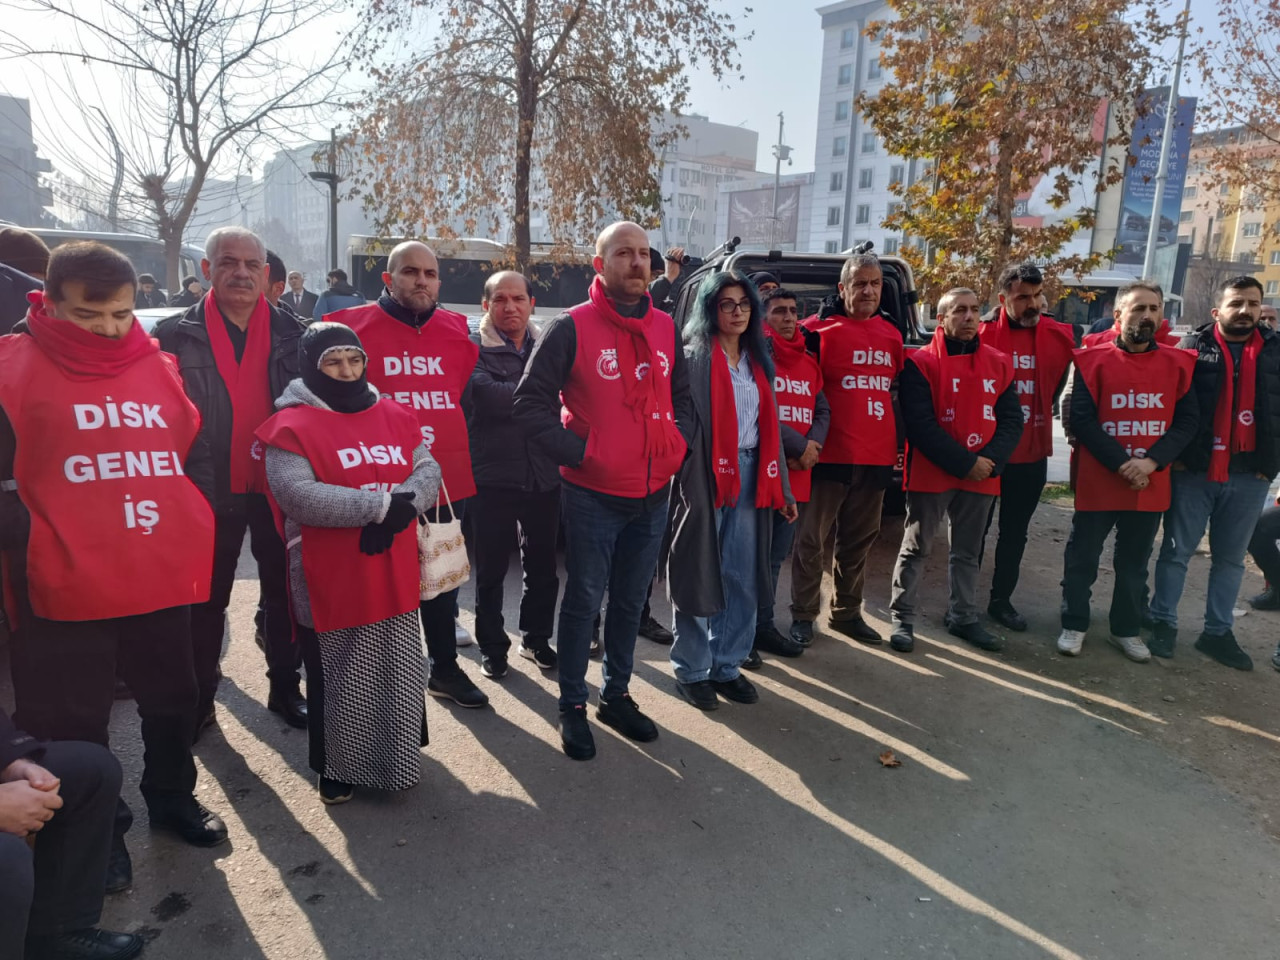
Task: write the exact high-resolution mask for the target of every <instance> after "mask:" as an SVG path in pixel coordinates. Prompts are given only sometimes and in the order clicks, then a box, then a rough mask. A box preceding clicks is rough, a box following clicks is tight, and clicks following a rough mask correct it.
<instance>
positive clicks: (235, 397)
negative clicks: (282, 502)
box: [204, 290, 275, 493]
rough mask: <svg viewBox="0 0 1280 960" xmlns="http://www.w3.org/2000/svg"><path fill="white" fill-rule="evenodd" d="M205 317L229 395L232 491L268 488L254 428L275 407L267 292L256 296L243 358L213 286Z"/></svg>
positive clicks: (257, 490) (259, 445)
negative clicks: (234, 342)
mask: <svg viewBox="0 0 1280 960" xmlns="http://www.w3.org/2000/svg"><path fill="white" fill-rule="evenodd" d="M204 323H205V327H206V328H207V329H208V331H209V345H210V346H211V347H212V348H213V360H214V363H216V364H217V366H218V376H220V377H222V382H223V383H224V384H225V385H226V388H227V396H229V397H230V398H231V492H232V493H266V491H267V483H266V471H265V469H264V465H263V460H262V444H261V443H259V442H258V440H257V438H256V437H255V436H254V431H255V430H257V429H258V427H260V426H262V424H263V422H264V421H265V420H266V419H267V418H268V417H270V416H271V415H272V414H273V413H275V404H274V403H273V402H272V397H271V384H270V378H269V376H268V374H267V364H268V361H269V360H270V358H271V310H270V308H269V307H268V306H267V298H266V297H263V296H259V297H258V305H257V306H256V307H254V308H253V315H252V316H251V317H249V328H248V330H247V331H246V332H247V334H248V336H247V338H246V340H245V345H244V356H243V357H242V358H241V360H240V362H239V363H237V362H236V351H235V347H233V346H232V345H231V337H230V335H228V333H227V328H226V325H225V323H224V322H223V319H222V313H221V312H220V311H219V310H218V301H217V299H216V298H215V297H214V295H213V291H212V290H210V291H209V294H208V296H206V297H205V300H204Z"/></svg>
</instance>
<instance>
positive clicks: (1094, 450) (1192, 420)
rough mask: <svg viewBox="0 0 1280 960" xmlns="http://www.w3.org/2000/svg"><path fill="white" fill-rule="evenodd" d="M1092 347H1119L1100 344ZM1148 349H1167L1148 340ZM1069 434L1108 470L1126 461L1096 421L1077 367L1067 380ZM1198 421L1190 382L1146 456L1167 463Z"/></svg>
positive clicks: (1161, 464) (1124, 453) (1095, 405)
mask: <svg viewBox="0 0 1280 960" xmlns="http://www.w3.org/2000/svg"><path fill="white" fill-rule="evenodd" d="M1096 349H1103V350H1106V349H1123V348H1119V347H1116V348H1109V347H1100V348H1096ZM1147 349H1148V350H1170V349H1172V348H1171V347H1162V346H1160V345H1159V344H1158V343H1154V342H1153V343H1152V344H1151V346H1150V347H1148V348H1147ZM1068 416H1069V417H1070V418H1071V435H1072V436H1073V437H1075V438H1076V439H1077V440H1079V441H1080V443H1081V444H1083V445H1084V447H1085V449H1086V450H1088V451H1089V452H1090V453H1091V454H1093V456H1094V458H1095V459H1096V460H1097V461H1098V462H1099V463H1100V464H1102V465H1103V466H1104V467H1106V468H1107V469H1108V470H1110V471H1111V472H1112V473H1114V472H1116V471H1117V470H1119V469H1120V468H1121V467H1123V466H1124V465H1125V464H1126V463H1128V462H1129V459H1130V458H1129V453H1128V451H1127V450H1125V448H1124V446H1123V445H1122V444H1121V443H1120V441H1119V440H1117V439H1116V438H1115V437H1113V436H1111V434H1109V433H1107V431H1106V430H1104V429H1103V428H1102V424H1101V423H1100V422H1099V421H1098V403H1097V401H1096V400H1095V399H1094V396H1093V394H1091V393H1090V392H1089V388H1088V387H1087V386H1086V385H1085V382H1084V378H1083V377H1081V376H1080V371H1079V370H1076V372H1075V375H1074V378H1073V379H1072V381H1071V408H1070V411H1069V413H1068ZM1199 422H1200V407H1199V404H1198V403H1197V401H1196V391H1195V387H1194V384H1193V386H1192V389H1190V390H1188V391H1187V392H1186V395H1185V396H1183V397H1181V398H1180V399H1179V400H1178V402H1177V404H1176V405H1175V406H1174V408H1173V423H1171V424H1169V430H1168V431H1167V432H1166V433H1165V435H1164V436H1163V437H1161V438H1160V439H1159V440H1157V441H1156V442H1155V443H1153V444H1152V445H1151V446H1150V448H1149V449H1148V450H1147V458H1148V459H1150V460H1154V461H1155V462H1156V465H1157V466H1158V467H1159V469H1161V470H1163V469H1164V468H1165V467H1167V466H1169V464H1170V463H1172V462H1173V461H1174V460H1175V459H1177V457H1178V454H1179V453H1181V452H1182V450H1183V448H1184V447H1186V445H1187V443H1188V441H1190V440H1191V438H1192V437H1193V436H1195V433H1196V427H1197V426H1198V425H1199Z"/></svg>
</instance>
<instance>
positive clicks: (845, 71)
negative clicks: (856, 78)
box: [836, 63, 853, 87]
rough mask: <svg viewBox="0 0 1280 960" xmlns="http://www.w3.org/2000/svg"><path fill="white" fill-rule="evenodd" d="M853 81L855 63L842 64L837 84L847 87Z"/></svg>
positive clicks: (837, 75) (837, 76)
mask: <svg viewBox="0 0 1280 960" xmlns="http://www.w3.org/2000/svg"><path fill="white" fill-rule="evenodd" d="M851 83H853V64H851V63H842V64H840V72H839V73H837V74H836V84H837V85H838V86H841V87H847V86H848V85H849V84H851Z"/></svg>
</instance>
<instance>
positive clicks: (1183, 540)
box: [1151, 470, 1271, 636]
mask: <svg viewBox="0 0 1280 960" xmlns="http://www.w3.org/2000/svg"><path fill="white" fill-rule="evenodd" d="M1170 476H1171V479H1172V480H1173V502H1172V503H1171V504H1170V506H1169V512H1168V513H1166V514H1165V515H1164V542H1163V543H1162V544H1161V545H1160V559H1158V560H1157V561H1156V581H1155V596H1153V597H1152V599H1151V617H1152V619H1155V620H1159V621H1161V622H1163V623H1167V624H1170V625H1172V626H1175V627H1176V626H1177V625H1178V601H1179V600H1181V599H1182V587H1183V584H1184V583H1185V582H1186V579H1187V561H1188V560H1190V559H1191V555H1192V554H1193V553H1195V550H1196V547H1197V546H1199V544H1200V538H1201V537H1203V536H1204V529H1205V526H1206V525H1207V526H1208V528H1209V555H1210V561H1211V565H1210V567H1209V586H1208V589H1207V590H1206V595H1205V605H1204V608H1205V609H1204V632H1205V633H1207V634H1211V635H1213V636H1221V635H1223V634H1225V633H1229V632H1230V631H1231V627H1232V624H1233V623H1234V622H1235V618H1234V617H1233V616H1232V614H1231V609H1232V608H1233V607H1234V606H1235V603H1236V596H1237V595H1238V594H1239V592H1240V581H1241V579H1242V578H1243V577H1244V553H1245V549H1246V548H1247V547H1248V545H1249V539H1250V538H1251V537H1252V536H1253V527H1254V524H1256V523H1257V522H1258V504H1260V503H1261V502H1262V500H1263V498H1264V497H1265V496H1266V495H1267V490H1268V489H1269V487H1270V485H1271V482H1270V481H1269V480H1266V479H1264V478H1261V477H1258V476H1257V475H1256V474H1252V473H1231V474H1228V475H1227V482H1226V483H1212V482H1210V480H1209V477H1208V475H1207V474H1203V473H1190V472H1189V471H1186V470H1175V471H1173V472H1172V473H1171V475H1170Z"/></svg>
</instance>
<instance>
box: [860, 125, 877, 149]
mask: <svg viewBox="0 0 1280 960" xmlns="http://www.w3.org/2000/svg"><path fill="white" fill-rule="evenodd" d="M862 152H863V153H875V152H876V135H875V132H874V131H871V130H868V131H867V132H866V133H864V134H863V135H862Z"/></svg>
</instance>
